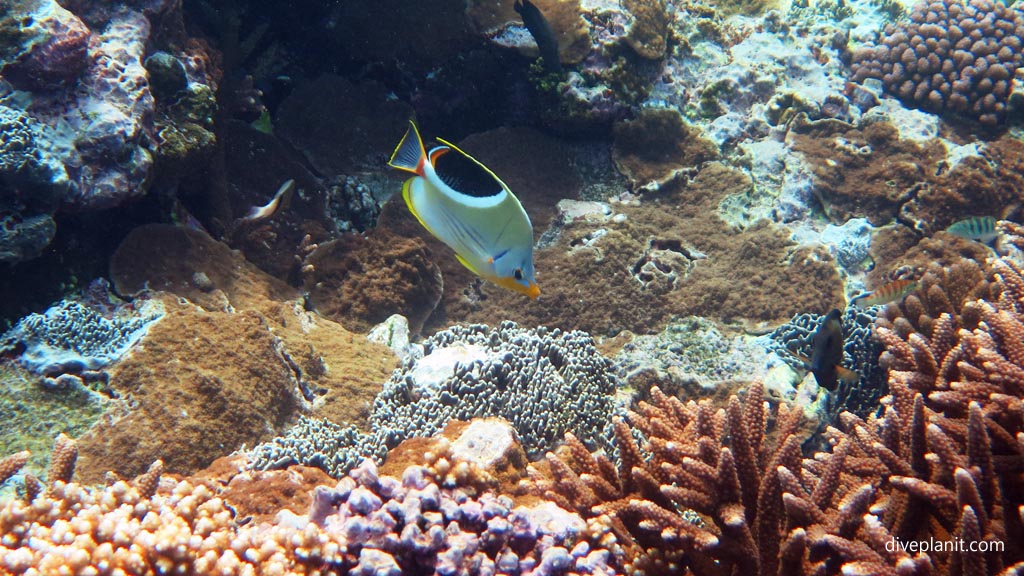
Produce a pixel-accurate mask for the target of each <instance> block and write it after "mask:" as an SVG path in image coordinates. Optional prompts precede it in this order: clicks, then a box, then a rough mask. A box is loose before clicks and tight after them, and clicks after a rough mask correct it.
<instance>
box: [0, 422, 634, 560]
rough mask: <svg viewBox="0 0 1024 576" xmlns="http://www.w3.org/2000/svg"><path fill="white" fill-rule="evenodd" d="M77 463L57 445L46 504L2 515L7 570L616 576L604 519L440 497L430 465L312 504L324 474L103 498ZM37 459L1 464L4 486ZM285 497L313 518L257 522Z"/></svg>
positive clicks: (362, 475) (469, 491)
mask: <svg viewBox="0 0 1024 576" xmlns="http://www.w3.org/2000/svg"><path fill="white" fill-rule="evenodd" d="M75 454H76V448H75V445H74V442H73V441H70V440H69V439H67V438H66V437H62V438H61V439H58V441H57V443H56V445H55V448H54V453H53V457H52V459H51V460H52V462H54V464H53V466H52V467H51V473H50V474H49V478H48V479H47V484H48V486H49V487H48V489H47V490H46V492H45V493H44V492H43V491H42V488H43V487H42V485H41V484H39V482H38V481H37V480H33V481H32V482H34V483H32V484H31V485H32V486H34V488H33V490H32V491H31V492H29V493H28V494H27V495H26V497H25V498H24V499H21V498H16V499H10V500H7V501H5V502H4V503H3V508H2V509H0V528H2V531H3V533H4V539H3V541H2V542H0V569H3V570H5V571H6V572H7V573H11V574H36V573H44V574H45V573H56V572H59V571H63V570H74V571H78V572H81V573H98V572H100V571H101V569H103V570H109V571H114V572H117V571H121V572H125V573H133V574H142V573H155V572H168V571H170V572H176V573H177V572H180V573H186V572H187V573H204V574H205V573H214V572H217V573H242V574H256V573H266V574H304V573H311V572H314V571H315V572H317V573H323V574H349V573H352V574H389V575H393V576H397V575H398V574H421V573H422V574H429V573H477V574H494V573H498V572H506V573H523V574H552V575H554V574H596V575H607V576H611V575H612V574H614V573H615V571H614V568H613V566H614V563H615V561H616V559H617V557H618V554H619V549H618V547H617V545H616V544H615V536H614V535H612V534H611V533H610V531H609V527H608V525H607V524H606V523H603V522H602V521H600V520H592V521H589V522H588V521H584V520H583V519H582V518H581V517H580V516H579V515H577V514H574V513H572V512H569V511H566V510H563V509H560V508H558V507H556V506H555V505H553V504H551V503H538V504H533V505H523V506H518V507H513V506H514V504H513V502H512V500H511V499H510V498H508V497H507V496H504V495H501V496H499V495H495V494H493V493H490V492H484V493H481V494H476V495H474V493H475V491H474V489H473V488H472V487H471V486H467V487H463V485H462V484H460V483H459V482H458V481H456V482H455V483H453V484H449V483H447V482H446V483H444V484H443V485H442V483H441V480H440V478H438V477H437V476H435V475H434V472H433V469H430V468H424V467H423V466H409V467H408V468H405V469H404V471H403V472H402V474H401V479H399V478H396V477H392V476H385V475H380V474H378V472H377V468H376V466H374V465H373V463H372V462H370V461H367V462H365V463H364V464H363V465H362V466H360V467H358V468H356V469H355V470H353V471H352V473H351V475H349V476H347V477H346V478H343V479H342V480H341V481H340V482H338V483H337V485H336V486H334V487H333V488H332V487H329V486H326V485H317V486H316V487H315V488H314V489H313V492H312V498H311V499H309V498H308V497H296V496H295V495H296V493H301V492H305V490H304V488H305V487H311V486H312V485H313V484H314V483H317V482H318V481H320V480H322V478H321V477H319V476H317V475H316V473H315V471H312V470H309V469H300V468H296V469H292V470H290V471H288V472H271V473H256V475H255V476H252V475H249V474H247V473H244V472H238V471H235V470H232V467H231V465H230V463H222V464H221V465H220V468H221V470H224V469H226V471H224V472H222V473H221V474H220V477H218V475H217V474H216V473H214V475H213V476H212V477H211V476H209V475H208V474H204V475H201V476H197V477H192V478H187V479H185V480H181V481H176V480H170V479H166V478H165V479H161V474H162V471H163V470H162V465H161V463H160V462H159V461H158V462H156V463H154V464H153V465H152V466H150V468H149V469H148V470H147V472H146V473H144V474H142V475H140V476H139V477H137V478H136V479H135V480H133V481H131V482H125V481H123V480H120V479H118V478H117V477H112V478H110V479H109V481H108V484H107V485H106V486H104V487H86V486H82V485H80V484H78V483H74V482H71V478H72V474H73V473H74V469H75V458H74V457H75ZM26 457H27V454H26V453H24V452H21V453H17V454H13V455H11V456H8V457H6V458H5V459H3V460H0V480H4V479H6V478H7V477H9V476H10V475H11V474H13V473H14V472H17V470H18V469H19V468H20V467H21V466H22V465H23V464H24V461H25V458H26ZM466 464H467V463H466V462H465V461H459V460H454V461H452V463H451V465H452V466H453V467H454V468H461V467H464V466H466ZM210 472H211V473H213V472H214V471H213V470H211V471H210ZM224 476H228V477H230V478H228V479H225V478H224ZM453 478H456V477H453ZM468 480H470V479H469V478H466V477H463V481H468ZM260 491H262V492H263V498H260V497H259V495H258V494H257V492H260ZM269 491H276V496H275V495H273V494H268V493H267V492H269ZM275 498H280V499H279V500H276V502H277V504H278V505H287V506H292V507H295V506H301V505H303V503H304V502H309V504H308V510H309V514H308V515H303V516H297V515H295V514H294V513H292V512H291V511H290V510H288V509H287V508H282V509H280V511H279V512H278V514H277V515H276V517H275V518H273V519H269V518H266V517H263V516H260V515H259V514H258V511H259V510H260V509H261V507H263V506H266V505H273V504H274V502H275V500H274V499H275ZM240 514H245V516H244V517H243V516H240ZM254 518H256V519H258V520H254Z"/></svg>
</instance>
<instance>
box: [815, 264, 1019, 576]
mask: <svg viewBox="0 0 1024 576" xmlns="http://www.w3.org/2000/svg"><path fill="white" fill-rule="evenodd" d="M973 277H974V278H976V277H977V276H976V275H974V276H973ZM990 277H991V285H989V286H986V287H985V290H984V291H982V294H983V295H987V296H988V300H975V301H970V300H969V298H968V296H967V295H968V294H969V293H970V292H971V288H970V287H969V286H967V285H966V284H965V283H959V284H958V283H952V284H946V285H945V286H944V288H945V294H940V291H941V290H940V288H938V287H937V286H933V289H930V290H929V291H928V292H927V294H928V295H929V301H930V302H931V303H932V304H933V306H932V308H930V312H924V313H922V314H920V315H919V316H918V318H922V317H925V316H927V317H928V318H929V319H930V320H929V321H926V322H918V323H917V326H918V327H920V328H921V329H922V331H920V332H919V331H917V330H915V329H914V328H913V326H910V323H909V322H907V323H905V324H903V325H902V326H901V324H900V323H899V319H898V318H897V322H895V323H889V324H887V323H885V322H880V323H879V324H880V326H879V327H878V329H877V333H878V336H879V338H881V340H882V341H883V342H884V343H885V346H886V352H885V354H884V355H883V358H882V360H883V362H884V363H886V364H887V365H888V367H889V368H890V374H889V386H890V395H889V396H888V397H886V398H885V399H883V402H884V403H885V404H886V412H885V414H884V415H883V416H882V417H881V418H873V419H871V420H870V421H868V422H864V421H861V420H859V419H857V418H855V417H852V416H849V415H846V416H844V428H845V430H846V431H845V432H840V431H837V430H833V431H832V432H833V435H834V436H835V437H836V438H838V439H840V441H845V440H850V441H853V442H855V443H856V445H857V447H858V449H859V450H861V451H863V452H864V453H866V454H870V455H874V456H875V457H876V458H877V460H878V461H880V462H881V463H883V464H884V465H885V468H886V469H885V470H884V471H883V473H882V474H880V475H877V476H875V477H874V478H873V479H871V482H872V485H874V486H877V487H878V490H879V494H878V498H877V502H876V503H875V504H873V505H872V510H884V512H880V513H878V514H877V520H878V524H877V525H878V527H879V528H881V529H884V530H885V531H886V533H887V534H888V535H889V537H891V538H895V539H896V540H897V541H902V542H910V541H914V540H917V541H920V540H936V541H943V542H953V543H957V542H963V543H965V544H964V545H965V546H966V548H963V547H958V546H956V545H955V544H951V545H949V546H947V547H946V548H945V549H943V550H940V551H937V552H933V553H931V554H930V555H929V559H930V562H931V564H932V567H933V568H934V569H937V570H938V571H939V572H949V573H964V574H995V573H998V572H1000V571H1001V570H1003V569H1004V568H1006V565H1007V564H1011V563H1012V562H1019V561H1020V560H1021V559H1022V558H1024V522H1022V520H1021V517H1020V509H1021V506H1022V505H1024V476H1022V474H1021V472H1022V471H1024V402H1022V397H1024V278H1022V276H1021V270H1020V269H1019V268H1018V267H1017V266H1016V265H1014V264H1013V263H1011V262H1010V261H1007V260H996V261H994V262H993V263H992V267H991V271H990ZM978 285H980V283H978V282H975V284H974V286H978ZM943 301H945V302H954V303H955V302H959V306H956V305H954V307H953V308H952V309H950V308H949V307H947V306H946V305H945V304H941V305H934V303H936V302H939V303H942V302H943ZM914 306H915V305H914V304H913V303H911V304H910V305H907V304H904V309H905V310H908V309H911V308H913V307H914ZM934 312H938V313H937V314H936V315H932V314H933V313H934ZM908 327H909V328H908ZM997 542H998V543H999V544H996V543H997ZM971 543H975V544H974V548H972V547H971ZM978 543H987V545H988V546H990V548H991V551H989V552H988V553H985V554H980V553H979V552H978V550H977V545H978ZM826 544H827V542H826ZM1000 546H1001V547H1002V548H1001V549H1000V548H999V547H1000ZM832 550H833V551H834V552H835V553H838V554H839V555H840V556H841V557H843V558H844V559H845V560H848V561H850V560H854V555H853V553H852V552H849V550H847V549H845V548H842V547H840V546H835V547H832ZM876 551H877V550H876ZM894 560H897V559H894V558H890V562H889V566H890V569H898V567H899V562H898V561H894Z"/></svg>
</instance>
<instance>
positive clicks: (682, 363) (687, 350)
mask: <svg viewBox="0 0 1024 576" xmlns="http://www.w3.org/2000/svg"><path fill="white" fill-rule="evenodd" d="M616 339H620V340H626V341H625V342H624V344H623V345H622V346H621V348H620V349H619V350H618V352H617V353H615V355H614V357H613V360H614V361H615V369H616V371H617V372H618V375H619V378H620V379H621V380H622V381H623V382H624V383H625V384H626V385H627V386H628V387H629V388H631V389H632V390H631V391H632V393H633V396H634V400H637V399H640V400H646V399H647V398H649V396H650V389H651V387H653V386H654V385H657V386H658V387H659V388H660V389H661V390H662V391H664V392H665V393H667V394H669V395H671V396H676V397H679V398H702V397H707V396H714V397H718V398H722V399H725V398H727V397H728V396H729V394H731V393H734V392H735V391H736V390H737V388H740V387H744V386H746V384H747V383H749V382H751V381H753V380H763V379H764V377H765V366H766V365H767V364H768V358H767V354H766V352H765V351H764V348H763V347H762V345H761V344H760V343H758V342H754V341H752V340H751V339H750V338H749V337H746V336H742V335H733V334H730V333H729V332H726V331H724V330H723V329H721V328H719V327H718V326H716V325H715V324H714V323H713V322H709V321H708V320H706V319H703V318H697V317H692V316H691V317H688V318H682V319H680V320H677V321H674V322H670V323H669V324H668V326H666V327H665V329H664V330H663V331H661V332H660V333H658V334H652V335H632V334H629V333H627V332H623V333H622V334H620V335H619V336H617V337H616Z"/></svg>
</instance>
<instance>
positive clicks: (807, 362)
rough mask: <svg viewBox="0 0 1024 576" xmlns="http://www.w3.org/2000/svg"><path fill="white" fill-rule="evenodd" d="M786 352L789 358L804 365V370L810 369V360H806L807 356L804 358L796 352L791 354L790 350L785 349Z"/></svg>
mask: <svg viewBox="0 0 1024 576" xmlns="http://www.w3.org/2000/svg"><path fill="white" fill-rule="evenodd" d="M786 352H789V355H790V356H792V357H793V358H796V359H797V360H799V361H800V362H802V363H803V365H804V369H805V370H809V369H810V367H811V359H810V358H808V357H807V356H804V355H803V354H800V353H797V352H793V351H792V350H788V349H787V350H786Z"/></svg>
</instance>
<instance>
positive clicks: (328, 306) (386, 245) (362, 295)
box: [303, 230, 444, 336]
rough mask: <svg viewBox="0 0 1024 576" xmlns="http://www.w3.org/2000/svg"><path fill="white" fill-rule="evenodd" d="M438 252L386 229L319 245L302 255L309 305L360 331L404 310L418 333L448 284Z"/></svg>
mask: <svg viewBox="0 0 1024 576" xmlns="http://www.w3.org/2000/svg"><path fill="white" fill-rule="evenodd" d="M434 254H435V253H434V252H433V251H432V250H430V249H428V248H427V247H426V245H424V243H423V242H421V241H419V240H418V239H415V238H401V237H397V236H394V235H392V234H389V233H388V232H387V231H386V230H375V231H373V232H372V233H371V234H368V235H365V236H363V235H356V234H346V235H345V236H342V237H341V238H338V239H337V240H332V241H330V242H326V243H323V244H318V245H317V246H316V248H315V249H313V250H312V252H310V253H309V255H308V256H306V257H305V258H304V259H303V280H304V283H305V285H306V286H307V287H308V288H307V290H308V294H309V296H308V298H309V303H310V304H311V305H312V306H313V309H314V310H316V311H317V312H318V313H320V314H322V315H323V316H325V317H326V318H330V319H331V320H334V321H335V322H338V323H340V324H342V325H343V326H345V327H346V328H348V329H350V330H353V331H356V332H366V331H368V330H369V329H370V328H371V327H372V326H374V325H376V324H379V323H380V322H383V321H384V320H385V319H386V318H387V317H388V316H390V315H391V314H401V315H403V316H405V317H406V318H407V319H408V320H409V330H410V332H411V334H412V335H414V336H415V335H418V334H419V333H420V331H421V330H422V328H423V323H424V322H426V320H427V318H428V317H429V316H430V315H431V314H432V313H433V312H434V308H436V307H437V305H438V303H439V302H440V301H441V293H442V290H443V288H444V282H443V280H442V278H441V271H440V269H438V267H437V264H435V263H434V262H435V260H436V256H434Z"/></svg>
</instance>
